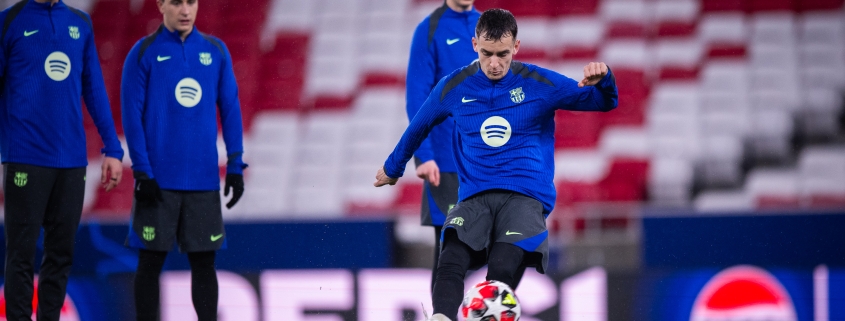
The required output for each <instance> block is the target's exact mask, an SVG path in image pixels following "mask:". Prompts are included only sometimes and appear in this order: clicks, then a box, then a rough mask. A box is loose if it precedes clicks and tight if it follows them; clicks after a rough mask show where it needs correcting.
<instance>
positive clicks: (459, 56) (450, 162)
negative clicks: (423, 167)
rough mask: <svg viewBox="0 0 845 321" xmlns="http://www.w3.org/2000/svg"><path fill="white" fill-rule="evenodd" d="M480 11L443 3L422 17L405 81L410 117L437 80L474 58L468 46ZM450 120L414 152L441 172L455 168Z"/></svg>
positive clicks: (476, 56) (413, 43)
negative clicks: (434, 164)
mask: <svg viewBox="0 0 845 321" xmlns="http://www.w3.org/2000/svg"><path fill="white" fill-rule="evenodd" d="M480 16H481V14H480V13H479V12H478V11H476V10H475V9H472V10H470V11H465V12H457V11H454V10H452V9H450V8H449V7H448V6H446V4H443V6H441V7H440V8H437V10H435V11H434V12H433V13H432V14H431V15H429V16H428V17H426V18H425V20H423V21H422V22H420V24H419V25H417V29H416V30H415V31H414V38H413V40H412V42H411V56H410V59H409V63H408V73H407V78H406V81H405V86H406V91H405V103H406V105H405V109H406V111H407V112H408V119H409V120H410V119H413V118H414V115H416V114H417V111H419V110H420V107H421V106H422V104H423V102H425V99H426V98H428V94H430V93H431V90H432V89H434V85H436V84H437V81H438V80H440V79H441V78H443V77H444V76H446V75H448V74H449V73H451V72H453V71H455V70H456V69H458V68H461V67H463V66H466V65H467V64H469V63H471V62H472V61H473V60H475V59H477V58H478V54H477V53H476V52H475V51H474V50H473V49H472V37H473V36H475V25H476V23H477V22H478V18H479V17H480ZM454 128H455V123H454V121H453V120H451V119H450V120H447V121H444V122H442V123H441V124H440V125H437V126H435V127H434V128H433V129H432V130H431V133H430V134H429V136H428V138H427V139H426V140H425V141H423V143H422V144H421V145H420V147H419V148H418V149H417V151H416V153H415V154H414V155H415V156H416V157H417V158H418V159H419V160H420V161H421V162H423V163H424V162H427V161H430V160H434V161H435V162H436V163H437V167H439V168H440V171H441V172H447V173H454V172H457V168H456V167H455V158H454V156H453V155H452V150H451V146H452V130H453V129H454Z"/></svg>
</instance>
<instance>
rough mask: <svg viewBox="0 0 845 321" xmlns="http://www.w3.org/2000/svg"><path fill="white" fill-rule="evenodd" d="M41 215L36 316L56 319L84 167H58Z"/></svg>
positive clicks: (81, 196) (69, 260)
mask: <svg viewBox="0 0 845 321" xmlns="http://www.w3.org/2000/svg"><path fill="white" fill-rule="evenodd" d="M56 171H57V175H56V180H55V183H54V184H53V191H52V192H51V193H50V199H49V201H48V202H47V211H46V213H45V215H44V258H43V259H42V261H41V274H40V276H39V278H38V320H58V319H59V314H60V313H61V310H62V305H63V304H64V301H65V293H66V290H67V279H68V275H70V269H71V267H72V266H73V245H74V240H75V239H76V230H77V228H78V227H79V218H80V217H81V216H82V202H83V199H84V197H85V179H86V178H85V167H80V168H70V169H58V170H56Z"/></svg>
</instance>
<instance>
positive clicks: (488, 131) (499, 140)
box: [481, 116, 511, 147]
mask: <svg viewBox="0 0 845 321" xmlns="http://www.w3.org/2000/svg"><path fill="white" fill-rule="evenodd" d="M481 139H482V140H484V143H485V144H487V145H490V146H491V147H500V146H502V145H504V144H506V143H507V142H508V140H510V139H511V124H510V123H508V120H507V119H504V118H502V117H499V116H493V117H490V118H487V120H485V121H484V123H483V124H481Z"/></svg>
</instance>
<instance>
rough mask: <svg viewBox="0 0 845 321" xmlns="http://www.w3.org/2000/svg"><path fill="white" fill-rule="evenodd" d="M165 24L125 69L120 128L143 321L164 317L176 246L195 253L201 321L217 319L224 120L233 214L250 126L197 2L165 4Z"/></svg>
mask: <svg viewBox="0 0 845 321" xmlns="http://www.w3.org/2000/svg"><path fill="white" fill-rule="evenodd" d="M157 2H158V7H159V11H160V12H161V13H162V15H163V20H164V21H163V24H162V25H161V26H160V27H159V28H158V30H157V31H156V32H155V33H153V34H151V35H149V36H147V37H145V38H143V39H141V40H140V41H138V42H137V43H136V44H135V46H134V47H132V50H131V51H130V52H129V55H128V56H127V57H126V62H125V63H124V68H123V81H122V86H121V102H122V111H123V127H124V130H125V132H126V141H127V143H128V145H129V156H130V157H131V158H132V169H133V171H134V176H135V200H134V203H133V205H132V222H131V224H130V228H129V235H128V236H127V239H126V244H127V245H128V246H131V247H134V248H139V249H140V253H139V258H138V270H137V273H136V274H135V311H136V314H137V319H138V320H158V318H159V307H160V303H159V297H160V288H159V276H160V274H161V269H162V267H163V265H164V261H165V258H166V257H167V252H168V251H170V250H171V249H172V248H173V244H174V243H177V244H178V245H179V251H180V252H187V253H188V261H189V262H190V264H191V299H192V301H193V304H194V310H195V311H196V313H197V318H198V319H199V321H209V320H217V301H218V285H217V274H216V271H215V268H214V259H215V254H216V251H217V250H219V249H221V248H224V247H225V244H226V236H225V234H226V232H225V231H224V229H223V215H222V211H221V208H220V207H221V206H220V204H221V200H220V178H219V170H218V167H217V166H218V165H217V116H218V111H219V115H220V122H221V123H222V126H223V140H224V141H225V143H226V150H227V153H226V154H227V155H228V164H227V166H226V171H227V174H226V186H225V188H224V191H225V194H226V195H228V194H229V192H230V191H233V192H234V194H233V196H232V199H231V200H230V201H229V202H228V203H227V204H226V207H228V208H232V206H234V205H235V203H237V201H238V199H240V197H241V195H242V194H243V192H244V179H243V170H244V168H246V164H244V162H243V160H242V155H243V122H242V119H241V108H240V102H239V101H238V86H237V84H236V82H235V74H234V71H233V70H232V57H231V56H230V54H229V50H228V48H226V45H225V44H223V42H222V41H220V39H217V38H215V37H212V36H209V35H206V34H203V33H200V32H199V31H198V30H197V29H196V27H195V26H194V22H195V20H196V16H197V8H198V3H197V0H158V1H157Z"/></svg>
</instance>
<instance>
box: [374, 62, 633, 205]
mask: <svg viewBox="0 0 845 321" xmlns="http://www.w3.org/2000/svg"><path fill="white" fill-rule="evenodd" d="M617 101H618V91H617V89H616V81H615V79H614V77H613V74H612V73H611V72H608V74H607V76H605V77H604V78H603V79H602V80H601V81H600V82H599V83H598V84H597V85H596V86H589V87H584V88H579V87H578V83H577V82H576V81H575V80H572V79H570V78H567V77H566V76H563V75H561V74H558V73H556V72H554V71H551V70H548V69H544V68H540V67H538V66H535V65H531V64H524V63H521V62H516V61H514V62H512V63H511V66H510V71H508V73H507V74H506V75H505V77H504V78H502V79H500V80H498V81H491V80H490V79H489V78H487V76H486V75H484V72H483V71H481V67H480V65H479V63H478V62H473V63H472V64H470V65H469V66H466V67H464V68H462V69H460V70H456V71H455V72H453V73H451V74H450V75H448V76H446V77H445V78H443V79H442V80H440V82H439V83H438V84H437V86H436V87H435V88H434V91H432V92H431V95H430V96H429V97H428V99H427V100H426V101H425V104H423V106H422V108H421V109H420V111H419V113H417V115H416V117H414V119H413V120H412V121H411V124H410V125H409V126H408V129H407V130H405V134H404V135H402V139H401V140H400V141H399V143H398V144H397V145H396V149H394V150H393V153H392V154H390V157H388V159H387V161H386V162H385V163H384V169H385V173H386V174H387V175H388V176H390V177H400V176H402V173H404V171H405V164H406V163H407V162H408V160H409V159H410V158H411V154H412V153H413V151H414V150H416V149H417V147H418V146H419V145H420V144H421V142H422V139H423V138H425V137H426V134H428V132H429V131H431V129H432V128H433V127H434V125H436V124H438V123H440V122H442V121H443V120H445V119H447V117H449V116H451V117H452V118H453V119H454V120H455V131H454V135H453V143H452V150H453V153H454V155H455V158H456V160H455V161H456V163H457V167H458V176H459V178H460V186H461V188H460V191H459V193H458V198H459V200H460V201H463V200H465V199H467V198H469V197H470V196H473V195H475V194H478V193H480V192H483V191H487V190H493V189H504V190H510V191H514V192H518V193H522V194H525V195H528V196H530V197H532V198H535V199H537V200H538V201H540V202H541V203H543V209H544V212H545V214H547V215H548V213H550V212H551V210H552V208H553V207H554V203H555V196H556V195H555V186H554V183H553V179H554V131H555V122H554V113H555V110H557V109H565V110H575V111H608V110H612V109H614V108H616V105H617Z"/></svg>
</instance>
